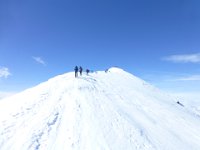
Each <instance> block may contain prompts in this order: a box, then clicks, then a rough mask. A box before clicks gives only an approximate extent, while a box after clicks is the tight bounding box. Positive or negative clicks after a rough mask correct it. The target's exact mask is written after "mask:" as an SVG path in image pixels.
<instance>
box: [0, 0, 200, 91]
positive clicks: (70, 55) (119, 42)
mask: <svg viewBox="0 0 200 150" xmlns="http://www.w3.org/2000/svg"><path fill="white" fill-rule="evenodd" d="M199 7H200V1H199V0H125V1H122V0H19V1H14V0H0V91H2V92H13V91H21V90H24V89H26V88H29V87H32V86H35V85H37V84H38V83H40V82H44V81H46V80H47V79H49V78H51V77H54V76H56V75H58V74H63V73H66V72H69V71H72V70H73V68H74V66H75V65H82V66H83V68H89V69H92V70H104V69H106V68H109V67H111V66H119V67H121V68H123V69H124V70H126V71H128V72H131V73H132V74H134V75H137V76H139V77H141V78H142V79H144V80H146V81H148V82H150V83H152V84H154V85H156V86H157V87H159V88H161V89H164V90H167V91H173V92H188V91H189V92H198V91H199V90H200V42H199V41H200V9H199Z"/></svg>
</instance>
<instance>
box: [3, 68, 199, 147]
mask: <svg viewBox="0 0 200 150" xmlns="http://www.w3.org/2000/svg"><path fill="white" fill-rule="evenodd" d="M176 101H177V99H176V98H174V97H173V96H170V95H168V94H166V93H164V92H162V91H160V90H159V89H157V88H156V87H154V86H152V85H150V84H148V83H147V82H145V81H143V80H141V79H139V78H137V77H135V76H134V75H132V74H130V73H127V72H125V71H123V70H122V69H120V68H117V67H113V68H110V69H109V70H108V71H107V72H105V71H98V72H94V73H91V74H89V75H88V76H87V75H86V74H83V76H81V77H78V78H74V73H73V72H70V73H66V74H63V75H59V76H57V77H54V78H52V79H50V80H48V81H47V82H44V83H41V84H40V85H38V86H36V87H33V88H31V89H28V90H26V91H24V92H22V93H19V94H17V95H14V96H12V97H8V98H6V99H3V100H1V101H0V114H1V115H0V149H1V150H70V149H72V150H140V149H141V150H161V149H162V150H178V149H181V150H198V149H200V142H199V141H200V117H199V116H198V115H194V114H193V113H190V111H188V109H186V108H185V107H183V106H180V105H178V104H177V103H176Z"/></svg>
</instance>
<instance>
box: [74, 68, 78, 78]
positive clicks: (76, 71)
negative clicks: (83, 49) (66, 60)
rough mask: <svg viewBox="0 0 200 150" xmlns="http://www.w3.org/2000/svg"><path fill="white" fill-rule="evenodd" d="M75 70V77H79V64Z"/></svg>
mask: <svg viewBox="0 0 200 150" xmlns="http://www.w3.org/2000/svg"><path fill="white" fill-rule="evenodd" d="M74 71H75V78H76V77H78V66H76V67H75V68H74Z"/></svg>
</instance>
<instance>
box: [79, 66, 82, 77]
mask: <svg viewBox="0 0 200 150" xmlns="http://www.w3.org/2000/svg"><path fill="white" fill-rule="evenodd" d="M79 72H80V75H81V76H82V72H83V68H82V67H81V66H80V67H79Z"/></svg>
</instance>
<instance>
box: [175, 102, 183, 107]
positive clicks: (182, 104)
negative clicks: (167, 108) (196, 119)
mask: <svg viewBox="0 0 200 150" xmlns="http://www.w3.org/2000/svg"><path fill="white" fill-rule="evenodd" d="M176 103H177V104H179V105H181V106H183V107H184V105H183V104H182V103H180V102H179V101H177V102H176Z"/></svg>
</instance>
